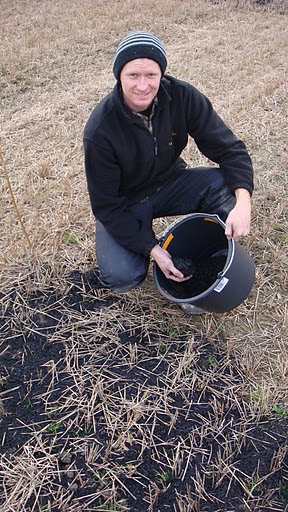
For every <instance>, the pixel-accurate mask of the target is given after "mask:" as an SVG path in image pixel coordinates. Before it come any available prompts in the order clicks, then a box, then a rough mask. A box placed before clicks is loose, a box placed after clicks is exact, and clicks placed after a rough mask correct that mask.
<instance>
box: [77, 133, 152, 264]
mask: <svg viewBox="0 0 288 512" xmlns="http://www.w3.org/2000/svg"><path fill="white" fill-rule="evenodd" d="M84 155H85V170H86V178H87V186H88V192H89V196H90V202H91V208H92V211H93V214H94V216H95V218H96V219H98V220H99V221H100V222H101V223H102V224H103V225H104V226H105V228H106V229H107V231H108V232H109V233H110V234H111V235H112V236H113V237H114V238H115V240H117V241H118V242H119V243H120V244H121V245H123V246H124V247H127V249H130V250H131V251H134V252H136V253H140V254H143V255H144V256H149V254H150V251H151V249H152V248H153V247H154V246H155V245H156V244H157V243H158V240H157V238H156V237H155V234H154V232H153V230H152V211H150V208H149V206H148V205H147V203H145V202H143V203H140V204H138V205H137V207H136V206H135V207H133V206H131V205H129V203H128V199H127V197H125V196H123V195H121V194H120V193H119V190H120V177H121V169H120V168H119V165H118V163H117V161H116V158H115V157H114V155H113V149H112V148H110V150H109V149H108V148H104V147H102V146H101V145H98V144H96V143H95V142H94V141H91V140H89V139H87V138H85V137H84Z"/></svg>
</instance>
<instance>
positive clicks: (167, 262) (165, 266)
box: [150, 245, 191, 283]
mask: <svg viewBox="0 0 288 512" xmlns="http://www.w3.org/2000/svg"><path fill="white" fill-rule="evenodd" d="M150 255H151V256H152V258H153V259H154V260H155V261H156V263H157V265H158V267H159V268H160V269H161V270H162V272H163V274H164V276H165V277H166V278H167V279H171V280H172V281H177V283H181V282H182V281H187V280H188V279H190V278H191V276H186V277H184V276H183V274H182V272H180V270H178V269H177V268H176V267H175V266H174V264H173V261H172V257H171V255H170V254H169V252H168V251H166V250H165V249H162V247H160V245H155V246H154V247H153V249H152V251H151V252H150Z"/></svg>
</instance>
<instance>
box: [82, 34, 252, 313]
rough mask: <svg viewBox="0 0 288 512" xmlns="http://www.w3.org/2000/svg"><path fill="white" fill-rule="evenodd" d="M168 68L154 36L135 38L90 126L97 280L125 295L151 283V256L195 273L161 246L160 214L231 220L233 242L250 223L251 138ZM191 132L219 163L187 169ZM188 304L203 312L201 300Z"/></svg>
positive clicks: (122, 53) (119, 57) (171, 269)
mask: <svg viewBox="0 0 288 512" xmlns="http://www.w3.org/2000/svg"><path fill="white" fill-rule="evenodd" d="M166 66H167V58H166V51H165V48H164V46H163V44H162V42H161V41H160V40H159V39H158V38H157V37H156V36H154V35H153V34H150V33H148V32H133V33H131V34H128V35H127V36H126V37H125V38H124V39H123V40H122V41H121V42H120V44H119V46H118V48H117V51H116V55H115V59H114V64H113V72H114V75H115V78H116V80H117V82H116V85H115V87H114V89H113V91H112V92H111V93H109V94H108V95H107V96H106V97H105V98H104V99H103V100H102V101H101V102H100V103H99V104H98V105H97V106H96V107H95V109H94V110H93V112H92V113H91V115H90V117H89V120H88V122H87V124H86V127H85V131H84V152H85V168H86V177H87V185H88V191H89V195H90V201H91V207H92V211H93V213H94V215H95V218H96V258H97V264H98V267H99V286H101V287H107V288H112V289H113V290H115V291H117V292H125V291H128V290H130V289H132V288H133V287H135V286H138V285H139V284H140V283H141V282H142V281H143V280H144V279H145V277H146V274H147V270H148V266H149V261H150V258H151V257H152V258H154V260H155V261H156V262H157V264H158V266H159V267H160V268H161V270H162V272H163V273H164V275H165V276H166V277H167V278H168V279H172V280H174V281H177V282H181V281H184V280H185V279H189V278H190V277H191V276H188V277H186V278H185V277H184V276H183V274H182V273H181V272H180V270H178V269H177V268H176V267H175V266H174V264H173V261H172V258H171V256H170V254H169V253H168V252H167V251H166V250H164V249H162V248H161V247H160V245H159V243H158V240H157V238H156V236H155V234H154V231H153V219H155V218H157V217H165V216H174V215H183V214H189V213H193V212H205V213H217V214H218V215H219V216H220V217H221V218H222V219H223V220H224V221H225V222H226V236H227V237H228V238H232V237H233V238H235V239H238V238H240V237H242V236H246V235H247V234H248V233H249V229H250V215H251V199H250V197H251V194H252V191H253V170H252V163H251V159H250V157H249V155H248V152H247V149H246V147H245V144H244V143H243V142H242V141H241V140H239V139H237V138H236V137H235V135H234V134H233V132H232V131H231V130H230V129H229V128H228V127H227V126H226V125H225V123H224V122H223V121H222V119H221V118H220V117H219V116H218V115H217V113H216V112H215V110H214V109H213V107H212V104H211V102H210V101H209V99H208V98H207V97H206V96H205V95H203V94H202V93H201V92H200V91H199V90H198V89H196V88H195V87H194V86H193V85H191V84H189V83H188V82H185V81H182V80H179V79H176V78H174V77H172V76H169V75H166V74H165V71H166ZM189 137H190V138H192V139H193V140H194V142H195V144H196V145H197V147H198V149H199V150H200V151H201V152H202V153H203V154H204V155H205V156H206V157H207V158H209V159H210V160H211V161H213V162H215V163H216V164H217V166H216V167H201V168H191V167H188V166H187V164H186V163H185V162H184V160H183V159H182V158H181V153H182V151H183V150H184V148H185V147H186V145H187V142H188V139H189ZM188 306H190V307H188ZM181 307H182V308H183V309H184V310H185V311H187V312H189V313H198V312H199V311H197V308H195V306H193V305H189V304H183V305H182V306H181Z"/></svg>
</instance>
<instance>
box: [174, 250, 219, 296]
mask: <svg viewBox="0 0 288 512" xmlns="http://www.w3.org/2000/svg"><path fill="white" fill-rule="evenodd" d="M173 262H174V265H175V267H176V268H178V269H179V270H181V272H183V273H184V275H185V276H188V275H189V274H190V273H191V274H192V277H191V278H190V279H188V280H187V281H183V282H181V283H177V282H176V281H171V280H169V282H168V281H167V282H166V283H165V289H166V290H167V291H168V292H169V293H170V294H171V295H173V297H175V298H176V299H187V298H190V297H196V296H197V295H200V294H201V293H203V292H205V290H207V289H208V288H209V287H210V286H212V284H213V283H214V282H215V281H216V279H217V278H218V274H219V272H221V271H222V270H223V268H224V266H225V263H226V256H210V257H209V258H205V259H203V260H200V261H198V262H197V263H195V262H193V261H192V260H191V259H189V258H179V257H177V258H175V257H173ZM182 269H183V270H182Z"/></svg>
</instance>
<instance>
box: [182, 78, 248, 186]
mask: <svg viewBox="0 0 288 512" xmlns="http://www.w3.org/2000/svg"><path fill="white" fill-rule="evenodd" d="M186 102H187V98H186ZM186 105H187V103H186ZM186 113H187V116H188V117H187V123H188V132H189V134H190V135H191V136H192V137H193V138H194V140H195V143H196V145H197V147H198V148H199V150H200V151H201V153H203V155H205V156H206V157H207V158H209V160H211V161H213V162H215V163H217V164H218V165H219V166H220V168H221V169H222V170H223V172H224V174H225V179H226V183H227V186H228V187H229V189H230V191H231V192H232V193H234V191H235V190H236V189H237V188H245V189H247V190H248V191H249V192H250V194H252V191H253V167H252V162H251V158H250V156H249V154H248V151H247V148H246V146H245V144H244V142H243V141H241V140H240V139H237V138H236V137H235V135H234V134H233V132H232V131H231V130H230V128H228V126H227V125H226V124H225V123H224V121H223V120H222V119H221V118H220V117H219V115H218V114H217V113H216V112H215V110H214V109H213V107H212V104H211V102H210V100H209V99H208V98H207V97H206V96H205V95H204V94H202V93H201V92H200V91H198V90H197V89H195V88H194V87H192V86H191V90H190V95H189V99H188V108H187V109H186Z"/></svg>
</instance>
